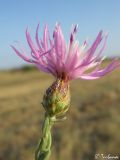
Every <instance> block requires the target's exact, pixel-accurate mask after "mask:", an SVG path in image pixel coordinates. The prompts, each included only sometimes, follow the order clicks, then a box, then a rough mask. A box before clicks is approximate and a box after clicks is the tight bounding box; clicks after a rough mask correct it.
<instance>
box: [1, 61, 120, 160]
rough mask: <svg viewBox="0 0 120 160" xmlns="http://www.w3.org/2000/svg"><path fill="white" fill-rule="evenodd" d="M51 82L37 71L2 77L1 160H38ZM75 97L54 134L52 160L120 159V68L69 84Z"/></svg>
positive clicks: (9, 72)
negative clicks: (101, 156) (44, 102)
mask: <svg viewBox="0 0 120 160" xmlns="http://www.w3.org/2000/svg"><path fill="white" fill-rule="evenodd" d="M106 63H107V62H106ZM28 71H29V72H28ZM52 82H53V77H51V76H50V75H48V74H44V73H42V72H40V71H38V70H37V69H35V68H34V67H26V66H25V67H23V68H22V69H17V70H12V71H6V72H3V71H2V72H0V160H33V159H34V151H35V148H36V146H37V143H38V140H39V138H40V136H41V127H42V122H43V118H44V109H43V108H42V105H41V102H42V97H43V94H44V92H45V90H46V89H47V87H49V85H50V84H51V83H52ZM71 95H72V101H71V107H70V110H69V112H68V113H67V120H66V121H64V122H58V123H56V124H55V125H54V127H53V130H52V132H53V145H52V156H51V160H94V159H95V158H94V156H95V154H96V153H100V154H102V153H103V154H106V155H108V154H111V155H118V156H120V69H118V70H117V71H114V72H113V73H111V74H109V75H108V76H106V77H103V78H102V79H100V80H94V81H83V80H75V81H73V82H71Z"/></svg>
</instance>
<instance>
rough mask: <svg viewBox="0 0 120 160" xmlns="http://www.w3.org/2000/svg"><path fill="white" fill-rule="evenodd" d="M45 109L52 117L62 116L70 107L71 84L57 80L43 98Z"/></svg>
mask: <svg viewBox="0 0 120 160" xmlns="http://www.w3.org/2000/svg"><path fill="white" fill-rule="evenodd" d="M42 104H43V107H44V108H45V110H46V112H47V114H48V115H50V116H56V117H57V116H62V115H63V114H64V113H66V112H67V110H68V108H69V106H70V91H69V84H68V82H66V81H65V80H63V79H57V80H56V81H55V82H54V83H53V84H52V85H51V86H50V87H49V88H48V89H47V90H46V93H45V95H44V97H43V103H42Z"/></svg>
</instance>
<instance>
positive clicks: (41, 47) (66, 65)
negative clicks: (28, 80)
mask: <svg viewBox="0 0 120 160" xmlns="http://www.w3.org/2000/svg"><path fill="white" fill-rule="evenodd" d="M38 30H39V25H38V26H37V29H36V36H35V39H36V44H34V42H33V41H32V39H31V36H30V33H29V31H28V29H27V30H26V38H27V42H28V45H29V47H30V50H31V51H30V52H31V56H29V57H28V56H26V55H27V54H26V53H25V50H24V49H23V48H21V51H19V50H17V49H16V48H15V47H14V46H11V47H12V48H13V50H14V51H15V52H16V53H17V54H18V55H19V56H20V57H21V58H22V59H24V60H25V61H27V62H29V63H33V64H35V65H36V66H37V67H38V68H39V69H40V70H42V71H44V72H47V73H51V74H52V75H53V76H55V77H56V78H61V79H66V80H72V79H77V78H82V79H87V80H91V79H98V78H100V77H102V76H104V75H106V74H107V73H109V72H111V71H112V70H114V69H116V68H117V67H118V66H120V62H119V61H118V60H116V59H114V60H113V61H112V62H111V63H110V64H109V65H108V66H107V67H105V68H103V69H101V68H100V65H101V63H102V61H103V55H102V52H103V50H104V48H105V46H106V40H107V35H105V36H103V33H102V31H100V32H99V34H98V36H97V38H96V39H95V41H94V42H93V44H92V46H91V47H90V48H88V49H86V48H87V46H88V45H87V42H86V41H85V42H84V43H83V45H82V46H79V43H78V42H77V41H76V40H75V34H76V32H77V25H76V26H75V27H74V28H73V30H72V32H71V34H70V39H69V44H68V46H67V45H66V42H65V38H64V36H63V33H62V30H61V27H60V25H59V24H56V26H55V29H54V32H53V38H52V39H51V38H50V35H49V31H48V27H47V25H46V26H45V28H44V34H43V39H39V36H38ZM102 40H103V46H102V47H101V49H99V51H97V52H96V50H97V48H98V46H99V45H100V43H101V41H102ZM91 68H93V70H92V71H90V72H87V73H86V71H87V70H89V69H91Z"/></svg>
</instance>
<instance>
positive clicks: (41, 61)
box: [11, 24, 120, 160]
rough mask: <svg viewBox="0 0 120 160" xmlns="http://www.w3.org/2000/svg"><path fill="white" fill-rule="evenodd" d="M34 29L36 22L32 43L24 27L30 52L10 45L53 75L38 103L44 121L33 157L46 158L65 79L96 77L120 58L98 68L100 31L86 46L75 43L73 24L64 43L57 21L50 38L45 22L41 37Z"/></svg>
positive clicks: (64, 101)
mask: <svg viewBox="0 0 120 160" xmlns="http://www.w3.org/2000/svg"><path fill="white" fill-rule="evenodd" d="M38 30H39V25H38V26H37V29H36V35H35V40H36V44H35V43H34V42H33V40H32V38H31V36H30V33H29V31H28V29H27V30H26V39H27V42H28V45H29V47H30V56H27V53H26V52H25V50H24V49H23V48H20V50H18V49H16V48H15V47H14V46H11V47H12V48H13V50H14V51H15V52H16V54H17V55H18V56H20V57H21V58H22V59H23V60H25V61H26V62H29V63H32V64H34V65H35V66H36V67H37V68H38V69H40V70H41V71H43V72H46V73H50V74H52V75H53V76H54V77H55V81H54V82H53V84H52V85H51V86H50V87H49V88H48V89H47V90H46V92H45V94H44V96H43V102H42V105H43V107H44V109H45V121H44V124H43V134H42V138H41V140H40V142H39V144H38V147H37V149H36V153H35V160H48V159H49V157H50V151H51V127H52V125H53V123H54V122H55V121H58V120H63V119H64V116H65V113H66V112H67V111H68V109H69V106H70V91H69V81H71V80H74V79H77V78H81V79H85V80H94V79H99V78H101V77H103V76H104V75H106V74H107V73H109V72H111V71H113V70H115V69H116V68H118V67H119V66H120V61H118V60H117V59H113V60H112V62H111V63H110V64H109V65H108V66H106V67H104V68H101V63H102V61H103V55H102V53H103V50H104V48H105V46H106V40H107V35H103V32H102V31H100V32H99V33H98V35H97V38H96V39H95V41H94V42H93V44H92V45H91V47H90V48H88V44H87V42H86V41H85V42H84V43H83V44H82V45H81V46H79V43H78V41H76V40H75V34H76V32H77V25H75V26H74V27H73V29H72V31H71V34H70V39H69V43H68V45H67V44H66V41H65V39H64V35H63V33H62V30H61V27H60V25H59V24H56V25H55V29H54V31H53V37H52V38H51V37H50V35H49V30H48V27H47V25H46V26H45V28H44V33H43V39H39V36H38ZM102 41H103V43H102V46H101V48H100V43H101V42H102ZM98 46H99V49H98ZM89 69H90V70H89Z"/></svg>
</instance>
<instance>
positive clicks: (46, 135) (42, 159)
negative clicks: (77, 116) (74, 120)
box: [35, 114, 53, 160]
mask: <svg viewBox="0 0 120 160" xmlns="http://www.w3.org/2000/svg"><path fill="white" fill-rule="evenodd" d="M52 125H53V121H51V118H50V117H49V115H47V114H46V115H45V120H44V123H43V128H42V138H41V139H40V142H39V144H38V147H37V149H36V152H35V160H49V157H50V154H51V143H52V137H51V128H52Z"/></svg>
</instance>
